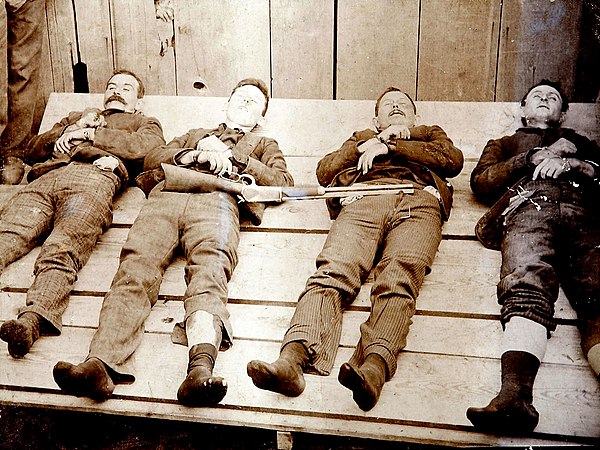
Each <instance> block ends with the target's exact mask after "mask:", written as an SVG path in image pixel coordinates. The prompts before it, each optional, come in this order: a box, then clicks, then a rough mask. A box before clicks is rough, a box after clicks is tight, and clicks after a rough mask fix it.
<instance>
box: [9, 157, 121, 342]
mask: <svg viewBox="0 0 600 450" xmlns="http://www.w3.org/2000/svg"><path fill="white" fill-rule="evenodd" d="M118 183H119V179H118V178H117V176H116V175H115V174H113V173H112V172H107V171H102V170H100V169H98V168H97V167H96V166H94V165H92V164H82V163H71V164H69V165H68V166H65V167H61V168H58V169H55V170H52V171H50V172H48V173H46V174H45V175H42V176H41V177H40V178H37V179H36V180H34V181H32V182H31V183H29V184H28V185H26V186H24V187H23V188H22V189H21V190H19V192H17V193H16V194H15V195H14V196H13V197H12V198H11V200H10V201H9V203H8V204H7V205H6V206H5V207H4V209H3V211H2V214H1V215H0V270H1V269H3V268H4V267H6V266H7V265H8V264H10V263H11V262H13V261H15V260H17V259H18V258H20V257H21V256H24V255H25V254H27V253H28V252H29V251H30V250H31V249H32V248H33V247H35V246H36V245H37V244H38V243H39V240H40V239H43V238H44V237H46V236H47V237H46V239H45V241H44V243H43V244H42V248H41V251H40V254H39V255H38V257H37V259H36V261H35V265H34V269H33V274H34V275H35V279H34V281H33V284H32V285H31V287H30V288H29V290H28V291H27V301H26V306H25V307H24V308H22V309H21V310H20V313H23V312H26V311H32V312H35V313H38V314H39V315H41V316H42V317H43V318H45V319H46V320H47V321H48V322H49V323H50V324H51V325H52V326H53V327H54V328H55V330H47V331H48V332H60V331H61V329H62V314H63V312H64V311H65V309H66V307H67V304H68V301H69V294H70V292H71V290H72V288H73V285H74V284H75V281H76V280H77V272H79V270H80V269H81V268H82V267H83V265H84V264H85V263H86V262H87V260H88V259H89V257H90V254H91V253H92V250H93V248H94V245H95V244H96V241H97V240H98V238H99V237H100V235H101V234H102V232H103V231H104V230H105V229H106V228H108V227H109V226H110V224H111V222H112V205H113V196H114V195H115V192H116V189H117V185H118ZM48 233H49V234H48Z"/></svg>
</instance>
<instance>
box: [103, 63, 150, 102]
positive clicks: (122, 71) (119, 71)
mask: <svg viewBox="0 0 600 450" xmlns="http://www.w3.org/2000/svg"><path fill="white" fill-rule="evenodd" d="M120 74H123V75H129V76H132V77H133V78H135V80H136V81H137V82H138V91H137V98H142V97H143V96H144V94H145V93H146V89H145V88H144V83H142V80H141V79H140V77H138V76H137V75H136V74H135V73H133V72H132V71H131V70H127V69H117V70H115V71H114V72H113V73H112V75H111V76H110V78H109V79H108V81H107V82H106V86H108V83H110V80H112V79H113V77H114V76H115V75H120Z"/></svg>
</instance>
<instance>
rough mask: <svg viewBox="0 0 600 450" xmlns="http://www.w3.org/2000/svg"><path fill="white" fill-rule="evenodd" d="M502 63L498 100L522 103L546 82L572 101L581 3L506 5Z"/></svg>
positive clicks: (563, 0)
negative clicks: (532, 88) (556, 83)
mask: <svg viewBox="0 0 600 450" xmlns="http://www.w3.org/2000/svg"><path fill="white" fill-rule="evenodd" d="M503 5H504V6H503V9H502V34H501V39H500V55H499V60H498V88H497V92H496V99H497V100H499V101H520V100H521V98H522V97H523V95H525V92H526V91H527V89H528V88H529V87H530V86H532V85H533V84H535V83H537V82H539V81H541V80H542V79H543V78H549V79H551V80H555V81H561V82H562V84H563V87H564V88H565V92H566V93H567V95H568V96H569V97H572V93H573V90H574V86H573V84H574V82H575V72H576V66H577V64H576V63H577V55H578V52H579V24H580V21H581V11H582V8H581V6H582V0H553V1H543V0H537V1H527V2H504V4H503Z"/></svg>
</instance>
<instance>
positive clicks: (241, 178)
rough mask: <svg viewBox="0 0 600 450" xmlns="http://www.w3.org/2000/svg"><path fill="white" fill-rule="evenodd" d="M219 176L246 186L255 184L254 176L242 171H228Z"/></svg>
mask: <svg viewBox="0 0 600 450" xmlns="http://www.w3.org/2000/svg"><path fill="white" fill-rule="evenodd" d="M219 177H220V178H223V179H225V180H229V181H232V182H234V183H241V184H244V185H246V186H256V181H255V180H254V177H253V176H252V175H250V174H247V173H243V174H241V175H240V174H239V173H236V172H232V173H228V174H227V176H223V175H219Z"/></svg>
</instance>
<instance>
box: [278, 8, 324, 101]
mask: <svg viewBox="0 0 600 450" xmlns="http://www.w3.org/2000/svg"><path fill="white" fill-rule="evenodd" d="M271 52H272V54H271V59H272V64H273V66H272V67H273V92H272V95H273V96H274V97H280V98H323V99H331V98H333V0H317V1H314V0H271Z"/></svg>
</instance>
